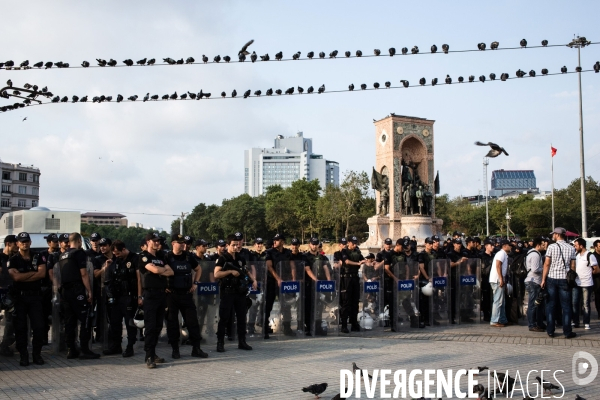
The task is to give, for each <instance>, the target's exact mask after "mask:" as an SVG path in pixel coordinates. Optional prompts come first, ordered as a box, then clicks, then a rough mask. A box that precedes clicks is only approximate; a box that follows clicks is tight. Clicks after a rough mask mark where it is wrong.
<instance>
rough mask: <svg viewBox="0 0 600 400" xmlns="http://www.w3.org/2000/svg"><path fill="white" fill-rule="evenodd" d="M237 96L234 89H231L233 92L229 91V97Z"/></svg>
mask: <svg viewBox="0 0 600 400" xmlns="http://www.w3.org/2000/svg"><path fill="white" fill-rule="evenodd" d="M235 96H237V91H236V90H235V89H233V92H231V97H235Z"/></svg>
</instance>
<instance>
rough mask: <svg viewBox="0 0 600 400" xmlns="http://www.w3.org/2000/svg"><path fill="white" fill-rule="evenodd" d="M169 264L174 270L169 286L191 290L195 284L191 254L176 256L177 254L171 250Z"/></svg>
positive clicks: (168, 281) (168, 282) (168, 258)
mask: <svg viewBox="0 0 600 400" xmlns="http://www.w3.org/2000/svg"><path fill="white" fill-rule="evenodd" d="M167 264H169V265H170V266H171V269H172V270H173V276H170V277H169V279H168V280H167V287H168V288H169V289H175V290H190V289H191V288H192V284H193V279H192V271H193V269H192V264H191V263H190V260H189V256H188V255H186V254H181V255H179V256H175V254H173V253H172V252H169V254H168V255H167Z"/></svg>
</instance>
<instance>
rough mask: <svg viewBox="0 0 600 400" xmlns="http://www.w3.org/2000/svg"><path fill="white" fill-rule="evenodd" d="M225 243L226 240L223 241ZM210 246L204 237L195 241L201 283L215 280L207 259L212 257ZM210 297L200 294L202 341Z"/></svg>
mask: <svg viewBox="0 0 600 400" xmlns="http://www.w3.org/2000/svg"><path fill="white" fill-rule="evenodd" d="M223 244H225V242H224V241H223ZM207 247H208V242H207V241H206V240H204V239H198V240H196V242H195V243H194V248H195V250H196V251H195V253H194V259H195V260H196V262H197V263H198V265H199V268H200V269H201V270H202V271H201V273H200V279H199V281H200V282H201V283H209V282H215V281H216V280H215V275H214V273H213V269H212V267H211V265H210V264H209V263H208V262H207V261H211V257H209V256H208V255H207V254H206V248H207ZM209 301H210V300H209V297H208V296H198V302H199V303H198V331H199V332H200V341H202V329H203V328H204V324H205V323H206V322H207V321H206V315H207V313H208V307H209V305H210V304H209Z"/></svg>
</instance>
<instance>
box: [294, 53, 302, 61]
mask: <svg viewBox="0 0 600 400" xmlns="http://www.w3.org/2000/svg"><path fill="white" fill-rule="evenodd" d="M300 54H302V53H301V52H297V53H295V54H294V55H293V56H292V59H293V60H297V59H299V58H300Z"/></svg>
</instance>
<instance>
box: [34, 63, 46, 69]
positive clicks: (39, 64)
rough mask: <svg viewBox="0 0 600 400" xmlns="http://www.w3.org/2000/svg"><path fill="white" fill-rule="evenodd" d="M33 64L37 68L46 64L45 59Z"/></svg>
mask: <svg viewBox="0 0 600 400" xmlns="http://www.w3.org/2000/svg"><path fill="white" fill-rule="evenodd" d="M33 66H34V67H36V68H42V67H43V66H44V62H43V61H40V62H37V63H35V64H33Z"/></svg>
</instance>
